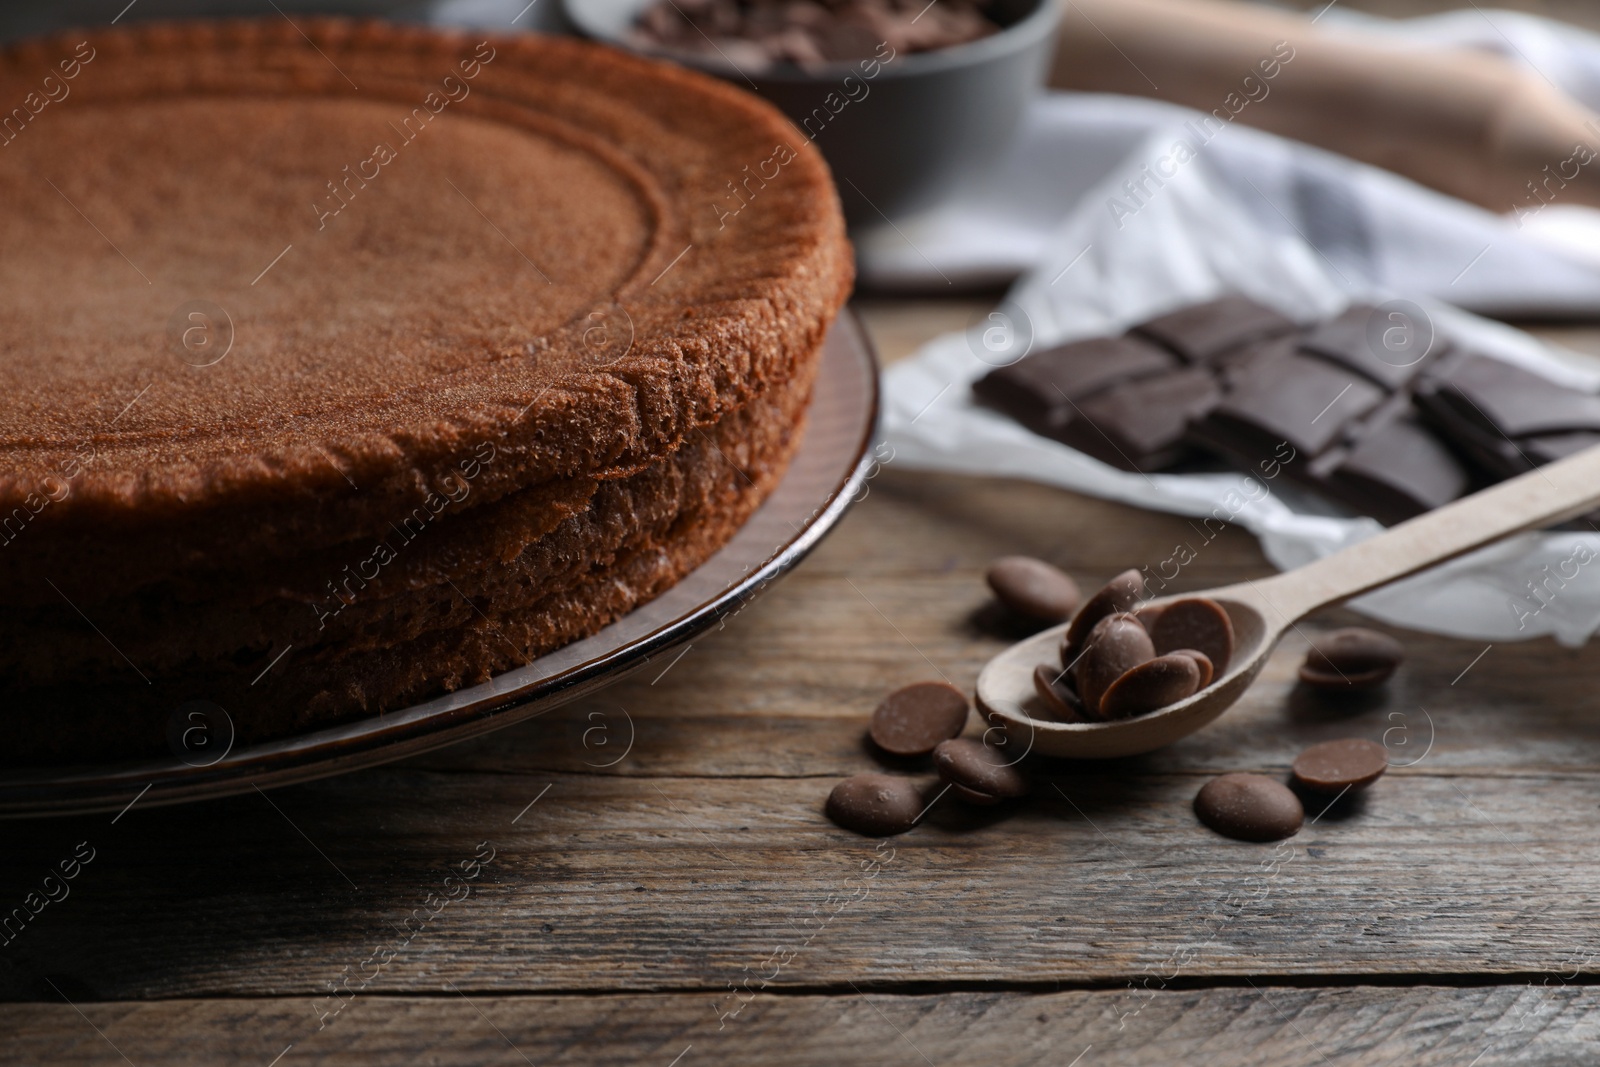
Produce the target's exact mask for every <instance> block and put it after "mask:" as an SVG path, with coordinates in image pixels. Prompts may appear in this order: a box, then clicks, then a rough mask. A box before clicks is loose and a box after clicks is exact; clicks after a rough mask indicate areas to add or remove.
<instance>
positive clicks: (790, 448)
mask: <svg viewBox="0 0 1600 1067" xmlns="http://www.w3.org/2000/svg"><path fill="white" fill-rule="evenodd" d="M809 392H810V390H809V382H796V383H795V386H794V389H793V390H792V393H791V395H789V396H786V397H783V398H781V402H765V401H758V402H756V403H755V404H752V405H749V406H747V408H745V409H743V410H742V411H740V412H737V413H734V414H732V415H730V416H729V417H728V418H727V419H725V420H724V422H723V423H722V424H719V425H718V426H716V427H713V428H712V429H711V430H710V431H708V432H706V433H705V434H703V435H700V436H699V437H698V439H697V440H695V441H693V442H690V443H689V444H686V445H685V446H684V447H683V448H681V449H679V450H678V451H677V452H675V453H673V454H672V455H671V456H668V457H666V458H664V459H663V460H661V461H659V462H658V463H657V464H654V465H652V466H651V467H650V468H648V469H646V470H644V471H640V472H638V473H637V474H634V475H631V476H629V477H627V478H623V479H617V480H613V481H609V482H606V483H602V484H600V486H599V487H598V488H597V491H596V494H595V498H594V499H593V501H591V504H590V506H589V507H586V508H584V509H583V510H582V511H579V512H576V513H574V514H573V515H571V516H570V517H569V518H568V519H566V520H564V521H563V522H561V523H560V524H558V525H557V526H556V528H555V529H553V530H551V531H550V532H549V533H547V534H545V535H544V536H542V537H539V538H535V539H533V540H532V541H530V542H529V543H528V545H527V546H526V547H525V548H524V549H523V550H522V552H520V553H519V554H518V555H517V557H516V558H514V559H511V560H508V561H504V562H503V563H501V564H500V565H498V566H495V567H489V568H485V569H482V570H480V571H477V572H473V573H462V574H459V575H458V576H457V577H458V578H459V579H460V581H457V580H456V579H450V578H447V579H446V580H445V581H444V582H443V583H442V584H440V585H438V586H430V587H424V588H423V589H421V590H415V591H412V590H407V591H402V592H399V593H396V594H394V595H390V596H387V597H379V598H376V599H374V600H372V601H363V600H362V599H361V598H360V597H357V598H355V599H353V600H352V602H351V603H350V605H349V607H348V608H347V609H346V610H348V611H350V612H355V611H356V609H357V608H358V606H359V607H361V608H362V609H363V610H365V611H366V612H368V617H369V618H370V619H373V620H381V619H388V620H389V625H387V626H385V627H383V628H382V629H374V628H371V627H363V628H360V629H359V631H357V632H353V633H351V634H348V635H347V636H346V637H345V639H343V640H333V639H325V640H322V641H320V642H312V643H310V644H308V645H306V646H304V647H302V646H299V645H296V646H292V647H290V648H289V651H288V653H287V654H286V655H284V656H283V657H282V659H281V660H275V659H274V657H275V656H276V654H277V652H279V651H281V649H280V648H276V647H271V646H261V645H259V644H258V634H257V631H256V629H255V626H256V622H255V620H256V618H257V616H256V615H255V614H242V615H239V616H237V617H236V622H237V623H238V624H239V626H240V628H239V629H236V630H234V631H231V632H230V631H229V630H227V629H226V628H225V627H226V623H223V622H220V621H218V623H217V625H216V626H214V627H213V629H214V630H215V631H216V633H217V639H216V640H215V641H214V642H213V648H212V650H211V651H210V652H209V653H208V654H206V655H198V654H196V655H188V654H187V653H188V651H189V650H190V649H192V648H194V647H196V645H197V644H198V642H197V641H196V640H195V638H194V634H193V633H192V632H191V630H192V623H191V622H190V620H188V619H187V618H186V617H184V614H183V613H184V609H183V607H182V606H174V607H171V608H170V609H169V608H168V607H158V608H157V609H156V611H155V614H154V616H153V617H154V618H165V619H167V620H168V622H169V624H170V625H175V626H176V627H177V630H176V632H175V633H173V634H170V635H166V636H163V635H162V634H160V633H159V632H156V633H153V634H151V635H147V636H146V637H144V638H139V639H135V638H134V637H132V636H130V635H127V634H123V633H118V640H117V645H118V647H119V648H121V649H122V650H123V651H124V652H127V653H128V654H129V656H130V657H131V658H135V662H137V663H138V665H139V671H138V672H137V673H136V672H135V671H134V670H133V669H131V667H130V664H129V663H128V662H127V661H126V660H123V659H121V657H120V656H119V655H118V654H117V653H116V651H115V650H112V649H110V648H109V647H108V646H107V645H106V642H105V641H104V640H101V639H100V638H99V637H98V636H96V640H97V641H99V643H100V645H101V648H100V649H96V648H94V646H93V643H91V642H84V641H81V640H77V639H76V637H77V636H79V635H74V637H73V639H71V640H66V638H67V636H68V635H69V634H72V628H70V627H66V626H58V625H56V623H57V621H58V620H52V621H51V623H50V625H49V626H48V627H46V626H44V625H43V624H42V623H41V625H39V626H37V627H35V629H37V630H39V631H40V633H41V634H42V635H43V636H30V635H29V634H28V631H29V629H30V628H29V627H28V626H26V625H23V626H17V627H14V628H8V633H7V634H6V636H7V637H8V638H11V639H14V640H20V641H24V642H27V643H28V644H29V646H30V647H31V648H33V649H34V650H36V651H38V652H39V653H40V654H41V656H43V657H46V658H48V659H49V661H50V662H51V663H53V664H56V663H58V664H61V665H62V666H61V668H53V669H52V670H51V671H49V672H48V673H49V675H50V676H51V677H52V679H53V684H38V683H37V682H22V681H19V680H17V679H15V678H11V679H8V683H9V684H8V685H7V692H8V700H7V702H6V706H5V707H4V708H3V709H0V721H3V727H4V729H5V730H6V732H7V734H8V736H10V737H12V738H15V739H16V744H15V746H14V747H12V746H8V747H7V748H6V749H5V750H0V766H4V765H9V766H16V765H31V764H51V763H65V762H82V761H99V760H107V759H115V758H130V757H145V756H160V755H163V754H166V753H167V752H168V748H167V744H168V742H167V740H166V733H165V730H166V725H167V722H168V720H169V718H170V717H171V716H172V715H173V714H174V713H175V712H176V710H177V709H178V708H180V707H181V706H182V705H183V704H185V703H186V702H188V701H191V700H207V701H211V702H213V703H215V704H217V705H219V706H221V707H223V708H224V709H225V710H226V711H227V712H228V714H229V717H230V719H231V720H232V721H233V723H234V725H235V728H236V729H237V731H238V735H239V738H240V741H241V742H242V743H249V742H252V741H260V740H266V739H270V738H274V737H280V736H284V735H286V734H290V733H294V732H296V731H300V730H304V729H309V728H312V727H315V726H320V725H328V724H331V723H336V722H342V721H348V720H350V719H355V718H360V717H362V716H365V715H371V714H377V713H381V712H382V711H384V710H389V709H393V708H398V707H404V706H407V705H409V704H411V703H414V702H416V701H419V700H422V699H426V698H427V697H429V696H433V695H436V694H438V693H439V692H442V691H449V690H453V689H457V688H460V687H461V686H465V685H472V684H476V683H478V682H483V681H487V680H488V679H489V678H490V677H491V676H492V675H494V674H495V673H497V672H500V671H503V670H507V669H509V668H512V667H516V666H519V665H521V664H524V663H527V662H529V661H530V660H531V659H533V658H534V657H536V656H538V655H540V654H542V653H544V652H548V651H551V650H553V649H556V648H559V647H561V646H562V645H564V644H566V643H568V642H570V641H572V640H575V639H577V638H580V637H586V636H589V635H591V634H593V633H595V632H596V631H598V630H599V629H600V628H601V627H603V626H605V625H606V624H607V623H610V622H613V621H615V620H616V619H618V618H620V617H621V616H622V615H624V614H626V613H627V612H629V611H631V610H632V609H633V608H635V607H637V606H638V605H639V604H642V603H644V602H646V601H648V600H650V599H651V598H653V597H654V596H656V595H658V594H659V593H661V592H662V591H664V590H665V589H667V588H669V587H670V586H671V585H673V584H674V583H675V582H677V581H678V580H679V579H680V578H682V577H683V576H684V575H685V574H687V573H688V572H689V571H690V570H693V569H694V568H695V567H697V566H699V565H700V564H701V563H703V562H704V561H705V560H706V559H707V558H708V557H709V556H710V555H711V554H712V553H714V552H715V551H716V550H717V549H718V548H720V547H722V545H723V544H725V543H726V541H727V540H728V538H730V537H732V536H733V534H734V533H736V532H738V529H739V527H740V526H742V525H743V523H744V522H745V520H746V519H748V518H749V516H750V513H751V512H753V511H754V510H755V508H756V507H758V506H759V505H760V503H761V501H762V500H764V499H765V497H766V495H767V493H768V492H769V491H770V490H771V489H772V487H773V486H774V485H776V484H777V481H778V480H779V479H780V478H781V477H782V475H783V472H784V470H785V469H786V468H787V466H788V463H789V460H790V458H791V457H792V455H793V453H794V450H795V449H796V448H797V447H798V445H799V442H800V439H801V436H802V432H803V426H804V407H805V401H806V400H807V399H808V398H809ZM464 521H471V519H470V518H468V519H466V520H464ZM108 607H110V605H108ZM301 610H305V609H304V607H303V605H301ZM307 613H308V614H309V612H307ZM402 620H404V624H402ZM145 625H147V626H151V625H156V624H153V623H152V622H151V621H150V620H147V621H146V623H145ZM78 629H80V630H88V629H89V628H88V627H84V626H83V624H82V620H81V619H80V620H79V626H78ZM90 632H91V634H93V631H90ZM379 634H381V635H382V636H381V638H380V637H379V636H378V635H379ZM241 639H243V641H244V644H243V645H242V646H241V645H240V644H239V641H240V640H241ZM124 641H128V642H129V643H127V644H124ZM285 647H289V646H285ZM105 653H109V656H108V655H106V654H105ZM140 653H144V654H145V655H144V658H142V659H140V658H137V657H138V656H139V654H140ZM169 653H170V654H171V655H172V656H173V657H174V661H173V662H170V663H162V661H161V658H160V656H161V654H169ZM158 664H159V665H158ZM269 664H270V665H271V670H270V671H269V672H267V674H266V676H265V677H260V674H261V672H262V670H263V668H265V667H267V666H268V665H269ZM138 673H142V674H143V675H144V677H145V678H148V679H149V681H148V683H147V682H146V681H144V680H142V679H141V678H140V677H138V676H137V674H138ZM258 678H260V680H259V681H257V680H256V679H258Z"/></svg>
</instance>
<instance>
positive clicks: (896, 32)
mask: <svg viewBox="0 0 1600 1067" xmlns="http://www.w3.org/2000/svg"><path fill="white" fill-rule="evenodd" d="M988 7H989V4H988V2H987V0H942V2H941V3H938V4H925V3H922V2H920V0H831V2H822V3H818V2H816V0H658V2H656V3H653V4H651V5H649V6H648V7H646V8H644V10H643V11H641V12H640V13H639V16H638V18H637V19H635V21H634V24H633V26H632V27H631V28H630V29H629V31H628V35H627V43H628V44H629V45H630V46H632V47H634V48H637V49H640V50H641V51H647V52H677V53H683V54H688V55H692V56H696V57H700V58H707V59H717V58H721V59H722V60H724V61H725V62H727V63H729V64H731V65H733V66H734V67H737V68H739V69H743V70H747V71H750V72H753V73H760V72H763V71H766V70H767V69H769V68H771V67H774V66H777V65H780V64H792V65H794V66H797V67H801V68H805V69H811V68H815V67H820V66H825V65H827V64H829V63H841V62H851V61H854V60H862V59H880V60H881V59H884V57H885V56H893V55H897V54H903V53H915V52H933V51H937V50H938V49H941V48H949V47H951V46H953V45H958V44H966V43H967V42H968V41H976V40H978V39H979V38H982V37H988V36H989V35H991V34H993V33H997V32H998V31H999V29H1000V26H999V24H998V23H996V22H995V21H994V20H993V19H991V18H990V17H989V16H988V14H987V11H988Z"/></svg>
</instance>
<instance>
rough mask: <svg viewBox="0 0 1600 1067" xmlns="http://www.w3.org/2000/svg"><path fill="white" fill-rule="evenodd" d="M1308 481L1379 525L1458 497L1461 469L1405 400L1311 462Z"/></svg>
mask: <svg viewBox="0 0 1600 1067" xmlns="http://www.w3.org/2000/svg"><path fill="white" fill-rule="evenodd" d="M1312 473H1313V475H1314V476H1315V477H1316V479H1317V480H1316V482H1315V483H1314V484H1315V485H1316V486H1317V488H1319V489H1321V490H1322V491H1323V492H1324V493H1326V494H1327V495H1328V496H1331V497H1333V498H1334V499H1335V500H1338V501H1339V502H1341V503H1343V504H1345V505H1347V506H1349V507H1350V508H1351V509H1353V510H1355V511H1358V512H1361V513H1363V514H1366V515H1371V516H1372V517H1373V518H1375V519H1377V520H1378V521H1379V522H1381V523H1383V524H1384V525H1385V526H1393V525H1394V524H1396V523H1399V522H1404V521H1405V520H1406V519H1409V518H1411V517H1413V516H1415V515H1418V514H1421V513H1422V512H1424V511H1431V510H1432V509H1434V508H1437V507H1441V506H1443V505H1445V504H1448V503H1450V502H1451V501H1452V500H1455V499H1457V498H1459V497H1461V496H1464V495H1465V494H1466V493H1467V492H1468V491H1469V490H1470V489H1471V488H1472V484H1471V483H1472V479H1471V476H1470V475H1469V474H1468V472H1467V468H1466V467H1465V466H1464V465H1463V464H1462V463H1461V460H1460V459H1459V458H1457V457H1456V455H1455V453H1453V452H1452V451H1451V450H1450V449H1449V448H1448V447H1446V446H1445V444H1444V443H1443V442H1441V441H1440V440H1439V439H1438V438H1437V437H1435V436H1434V435H1433V434H1431V433H1429V432H1428V431H1427V429H1426V428H1424V427H1423V425H1422V423H1421V421H1420V420H1419V419H1418V417H1417V414H1416V412H1415V410H1414V409H1413V408H1412V406H1411V405H1410V404H1409V403H1407V404H1405V405H1404V406H1402V407H1399V408H1397V409H1395V410H1392V411H1390V412H1388V413H1386V415H1385V416H1384V417H1382V418H1379V419H1375V420H1373V421H1372V422H1370V423H1368V424H1367V425H1366V426H1365V427H1364V428H1363V430H1362V433H1361V435H1360V439H1359V440H1357V441H1356V443H1355V444H1354V445H1352V446H1350V447H1347V448H1341V449H1339V450H1337V451H1336V452H1334V453H1332V454H1331V455H1329V456H1328V457H1326V459H1325V460H1319V461H1318V462H1317V463H1315V464H1313V467H1312Z"/></svg>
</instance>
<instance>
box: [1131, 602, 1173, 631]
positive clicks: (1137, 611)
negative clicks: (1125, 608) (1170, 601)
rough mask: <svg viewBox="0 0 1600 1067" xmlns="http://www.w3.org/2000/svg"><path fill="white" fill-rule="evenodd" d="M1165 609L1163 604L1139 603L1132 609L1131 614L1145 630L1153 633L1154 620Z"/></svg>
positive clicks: (1159, 616)
mask: <svg viewBox="0 0 1600 1067" xmlns="http://www.w3.org/2000/svg"><path fill="white" fill-rule="evenodd" d="M1166 610H1167V608H1166V605H1164V604H1140V605H1139V606H1138V607H1136V608H1134V609H1133V614H1134V617H1135V618H1137V619H1138V620H1139V622H1140V624H1141V625H1143V626H1144V628H1145V629H1146V630H1149V631H1151V632H1152V633H1154V632H1155V628H1156V620H1157V619H1159V618H1161V613H1162V612H1163V611H1166Z"/></svg>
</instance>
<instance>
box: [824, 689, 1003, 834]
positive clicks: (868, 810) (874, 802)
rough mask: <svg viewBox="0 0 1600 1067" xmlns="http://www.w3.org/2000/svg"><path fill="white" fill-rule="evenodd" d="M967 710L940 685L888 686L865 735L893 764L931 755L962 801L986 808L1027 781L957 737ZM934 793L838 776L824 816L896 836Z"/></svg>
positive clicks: (996, 752) (992, 753)
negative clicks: (887, 691) (895, 761)
mask: <svg viewBox="0 0 1600 1067" xmlns="http://www.w3.org/2000/svg"><path fill="white" fill-rule="evenodd" d="M970 710H971V706H970V705H969V704H968V703H967V697H966V694H965V693H963V692H961V690H959V689H957V688H956V687H955V686H953V685H948V684H946V683H944V682H917V683H916V684H914V685H908V686H905V687H903V688H901V689H896V690H895V691H894V692H892V693H890V694H889V695H888V696H887V697H885V698H884V699H883V702H882V703H881V704H879V705H878V707H877V709H876V710H875V711H873V713H872V721H871V724H870V725H869V727H868V730H867V732H868V734H869V735H870V736H871V738H872V743H873V744H874V745H875V746H877V748H878V750H879V751H880V752H883V753H884V754H885V755H887V756H889V757H892V758H895V759H898V760H902V761H904V760H922V759H927V758H928V757H930V756H931V757H932V764H933V769H934V770H936V771H937V772H938V774H939V778H940V780H941V781H943V782H944V786H945V791H948V792H953V793H955V795H956V796H958V797H960V798H961V799H962V800H965V801H966V802H967V803H969V804H977V805H980V806H988V805H991V804H998V803H1000V802H1001V801H1002V800H1011V799H1013V798H1015V797H1020V796H1022V795H1023V794H1024V793H1026V792H1027V791H1028V783H1027V780H1026V779H1025V778H1024V777H1023V776H1022V772H1021V771H1019V770H1018V769H1017V768H1016V766H1015V763H1016V760H1015V759H1014V758H1012V757H1010V756H1008V755H1007V754H1006V753H1005V752H1004V750H1002V749H1001V748H999V747H997V746H995V745H990V744H988V743H987V742H985V741H981V740H977V739H974V738H970V737H962V736H961V731H962V730H964V729H966V725H967V714H968V712H969V711H970ZM940 795H942V794H941V793H940V792H938V791H936V792H934V793H933V794H931V795H929V796H927V797H924V796H923V791H922V788H921V787H920V786H919V785H918V784H917V782H916V780H914V779H912V778H907V777H904V776H900V775H892V774H880V773H867V774H858V775H856V776H855V777H853V778H846V779H845V780H844V781H842V782H840V783H839V784H838V785H836V786H834V788H833V792H832V793H830V794H829V795H828V805H827V809H826V810H827V814H828V818H830V819H832V820H833V821H834V822H836V823H838V824H839V825H840V826H842V827H844V828H845V829H846V830H854V831H855V832H856V833H859V834H868V835H871V836H875V837H877V836H883V835H886V834H903V833H905V832H906V831H907V830H909V829H911V827H912V826H914V825H915V824H916V821H917V819H918V818H920V817H921V815H922V812H923V811H925V810H926V809H927V808H928V807H930V806H932V804H933V803H934V802H935V801H936V800H937V799H938V797H939V796H940Z"/></svg>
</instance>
